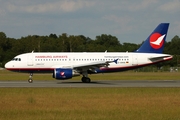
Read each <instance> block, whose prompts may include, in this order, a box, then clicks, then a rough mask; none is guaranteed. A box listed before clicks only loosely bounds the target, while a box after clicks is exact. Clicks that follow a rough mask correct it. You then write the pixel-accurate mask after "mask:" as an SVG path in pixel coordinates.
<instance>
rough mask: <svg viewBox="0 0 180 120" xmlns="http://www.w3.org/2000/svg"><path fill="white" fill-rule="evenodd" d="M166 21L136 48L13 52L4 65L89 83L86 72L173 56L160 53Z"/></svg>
mask: <svg viewBox="0 0 180 120" xmlns="http://www.w3.org/2000/svg"><path fill="white" fill-rule="evenodd" d="M168 27H169V23H161V24H159V25H158V26H157V27H156V28H155V30H154V31H153V32H152V33H151V34H150V35H149V37H148V38H147V39H146V40H145V41H144V43H143V44H142V45H141V47H140V48H139V49H137V50H136V51H135V52H74V53H71V52H49V53H48V52H31V53H24V54H20V55H17V56H15V57H14V58H13V59H12V60H11V61H9V62H7V63H6V64H5V68H6V69H7V70H10V71H15V72H27V73H30V76H29V79H28V82H29V83H32V82H33V79H32V76H33V73H52V74H53V78H55V79H57V80H66V79H70V78H72V77H74V76H79V75H82V79H81V80H82V82H84V83H89V82H91V79H90V78H89V77H88V74H97V73H107V72H118V71H126V70H131V69H135V68H139V67H143V66H148V65H152V64H156V63H159V62H163V61H168V60H171V59H172V56H171V55H169V54H163V53H162V52H163V48H164V43H165V40H166V36H167V31H168Z"/></svg>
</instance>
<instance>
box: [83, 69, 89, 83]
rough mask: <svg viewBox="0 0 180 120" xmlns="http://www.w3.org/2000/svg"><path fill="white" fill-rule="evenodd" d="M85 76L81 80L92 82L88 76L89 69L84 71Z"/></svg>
mask: <svg viewBox="0 0 180 120" xmlns="http://www.w3.org/2000/svg"><path fill="white" fill-rule="evenodd" d="M82 75H83V77H82V78H81V81H82V82H83V83H90V82H91V79H90V78H89V77H88V74H87V71H84V72H83V73H82Z"/></svg>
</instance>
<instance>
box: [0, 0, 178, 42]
mask: <svg viewBox="0 0 180 120" xmlns="http://www.w3.org/2000/svg"><path fill="white" fill-rule="evenodd" d="M162 22H166V23H170V26H169V31H168V35H167V38H166V39H167V41H171V39H172V38H173V37H174V36H175V35H178V36H180V0H0V32H4V33H5V34H6V36H7V37H9V38H16V39H18V38H21V37H26V36H28V35H42V36H46V35H50V34H51V33H53V34H56V35H57V36H59V35H61V34H62V33H67V34H68V35H84V36H85V37H89V38H91V39H95V38H96V36H99V35H101V34H107V35H112V36H116V37H117V38H118V40H119V41H120V43H125V42H126V43H135V44H140V43H142V42H143V41H144V40H145V39H146V38H147V37H148V36H149V34H150V33H151V32H152V31H153V30H154V29H155V27H156V26H157V25H158V24H159V23H162Z"/></svg>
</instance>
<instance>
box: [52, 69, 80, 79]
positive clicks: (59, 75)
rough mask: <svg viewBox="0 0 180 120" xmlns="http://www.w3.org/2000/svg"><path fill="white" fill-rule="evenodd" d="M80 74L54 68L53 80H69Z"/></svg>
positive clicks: (70, 70)
mask: <svg viewBox="0 0 180 120" xmlns="http://www.w3.org/2000/svg"><path fill="white" fill-rule="evenodd" d="M79 75H80V74H79V73H77V72H76V71H74V70H73V69H71V68H56V69H54V73H53V78H55V79H58V80H65V79H70V78H72V77H73V76H79Z"/></svg>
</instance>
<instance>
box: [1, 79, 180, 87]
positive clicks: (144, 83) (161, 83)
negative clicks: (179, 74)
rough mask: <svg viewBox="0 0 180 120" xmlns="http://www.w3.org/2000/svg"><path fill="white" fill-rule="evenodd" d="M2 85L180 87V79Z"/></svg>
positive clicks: (13, 83) (10, 83)
mask: <svg viewBox="0 0 180 120" xmlns="http://www.w3.org/2000/svg"><path fill="white" fill-rule="evenodd" d="M0 87H1V88H3V87H25V88H29V87H59V88H62V87H82V88H84V87H92V88H95V87H180V80H98V81H92V82H91V83H82V82H81V81H79V80H77V81H76V80H67V81H57V80H54V81H34V82H33V83H28V82H27V81H0Z"/></svg>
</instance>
